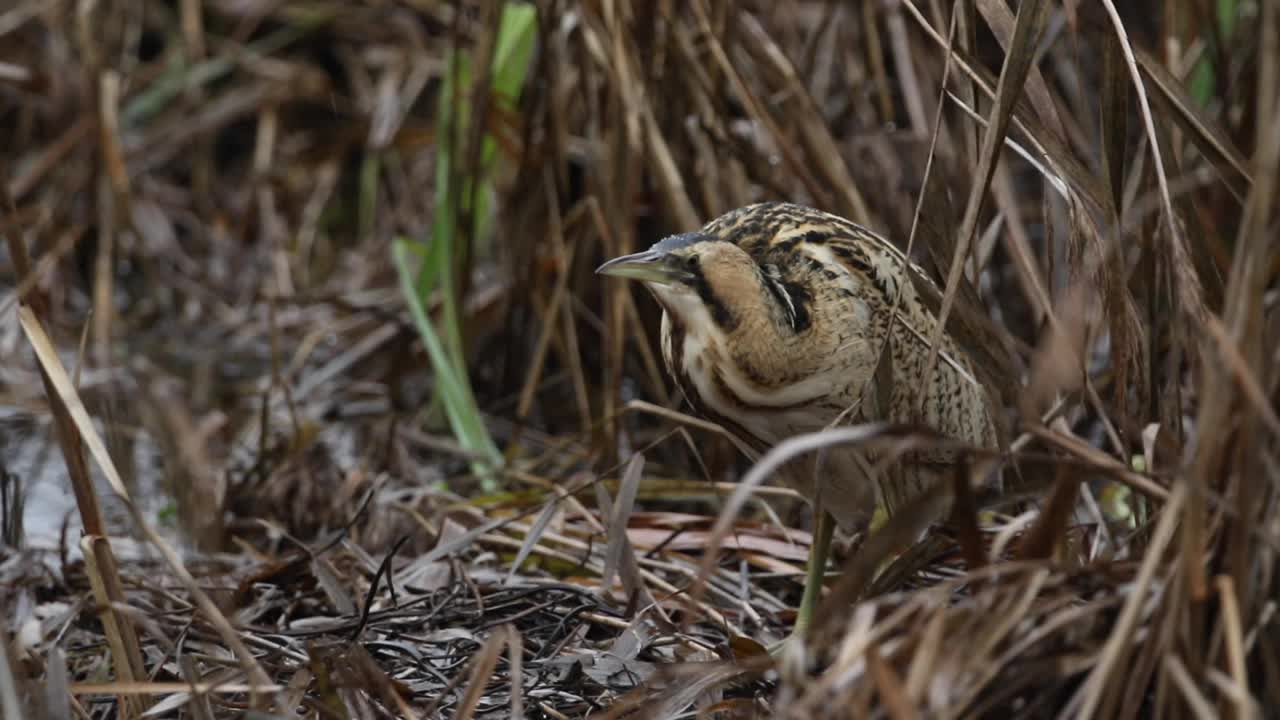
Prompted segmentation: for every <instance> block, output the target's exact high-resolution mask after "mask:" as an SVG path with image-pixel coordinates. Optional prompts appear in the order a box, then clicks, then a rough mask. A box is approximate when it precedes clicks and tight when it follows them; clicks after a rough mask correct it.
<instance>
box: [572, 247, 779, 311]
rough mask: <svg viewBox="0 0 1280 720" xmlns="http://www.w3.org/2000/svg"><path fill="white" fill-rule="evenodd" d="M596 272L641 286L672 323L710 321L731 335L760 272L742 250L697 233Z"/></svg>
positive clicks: (756, 293)
mask: <svg viewBox="0 0 1280 720" xmlns="http://www.w3.org/2000/svg"><path fill="white" fill-rule="evenodd" d="M596 272H597V273H599V274H601V275H613V276H615V277H622V278H630V279H633V280H639V281H641V282H643V283H644V284H645V285H646V286H647V287H648V288H649V290H650V291H651V292H652V293H653V295H654V297H656V298H657V300H658V302H659V303H661V304H662V306H663V308H664V309H665V310H666V311H667V312H668V313H670V314H671V315H673V316H674V319H676V320H678V321H682V324H684V325H686V326H690V325H691V326H693V327H697V326H699V325H701V324H702V323H703V322H704V321H705V320H710V321H712V322H713V323H715V325H717V326H719V327H720V328H721V329H722V330H726V331H728V330H732V329H733V328H734V327H735V326H736V325H737V324H738V321H739V320H740V319H741V314H742V312H743V311H744V310H747V309H749V308H750V307H752V305H753V304H754V303H758V302H759V297H760V292H761V278H760V270H759V268H758V266H757V265H756V264H755V262H754V261H753V260H752V259H751V256H750V255H748V254H747V252H746V251H745V250H743V249H742V248H740V247H738V246H737V245H735V244H734V243H731V242H726V241H724V240H720V239H719V238H716V237H714V236H712V235H707V234H705V233H700V232H692V233H683V234H681V235H673V236H671V237H668V238H664V239H663V240H661V241H659V242H657V243H655V244H654V245H653V246H652V247H650V248H649V249H648V250H644V251H642V252H638V253H633V254H631V255H623V256H622V257H617V258H614V259H612V260H610V261H608V262H606V263H605V264H603V265H601V266H600V267H599V268H597V269H596Z"/></svg>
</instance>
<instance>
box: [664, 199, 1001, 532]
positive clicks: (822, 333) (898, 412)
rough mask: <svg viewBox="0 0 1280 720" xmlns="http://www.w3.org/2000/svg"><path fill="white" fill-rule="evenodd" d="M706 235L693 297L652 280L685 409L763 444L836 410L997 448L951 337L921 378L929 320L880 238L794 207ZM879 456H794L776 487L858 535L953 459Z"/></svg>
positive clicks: (897, 257)
mask: <svg viewBox="0 0 1280 720" xmlns="http://www.w3.org/2000/svg"><path fill="white" fill-rule="evenodd" d="M700 235H701V236H703V239H702V241H701V242H699V243H697V244H695V245H693V246H692V247H691V248H690V249H689V250H688V252H690V253H695V254H698V255H699V256H700V262H701V265H700V270H699V272H700V273H701V282H702V283H703V286H702V288H701V290H700V291H699V293H698V295H697V297H696V298H693V297H692V296H691V295H690V294H688V293H685V294H683V295H681V294H678V293H674V292H666V291H663V290H662V289H659V288H651V289H653V290H654V295H655V297H656V298H657V299H658V301H659V303H660V304H662V305H663V308H664V313H663V319H662V356H663V358H664V361H665V363H666V365H667V369H668V370H669V372H670V373H671V375H672V377H673V378H674V380H675V382H676V383H677V384H678V385H679V387H680V389H681V391H682V392H683V394H684V396H685V397H686V399H687V400H688V402H689V403H690V405H691V406H692V407H693V409H694V410H695V412H697V413H699V414H701V415H703V416H705V417H707V418H709V419H711V420H714V421H716V422H718V423H719V424H720V425H722V426H723V427H725V429H726V430H727V431H729V432H732V433H734V434H735V435H736V436H738V437H739V439H741V440H742V441H743V442H744V444H746V445H748V446H750V447H752V448H754V449H755V450H756V451H757V452H758V453H763V452H764V451H765V450H767V449H768V448H769V447H771V446H773V445H775V444H777V443H778V442H780V441H782V440H784V439H785V438H787V437H789V436H792V435H795V434H799V433H805V432H811V431H816V430H821V429H823V428H825V427H828V426H830V425H832V424H833V423H834V422H835V421H837V420H838V419H840V418H844V419H845V424H850V423H860V422H868V421H875V420H889V421H894V422H903V423H909V422H914V421H921V422H923V423H925V424H926V425H928V426H930V427H932V428H933V429H935V430H937V431H938V432H940V433H942V434H945V435H948V436H950V437H953V438H956V439H958V440H961V441H964V442H967V443H969V444H972V445H977V446H979V447H987V448H990V447H994V444H995V430H994V424H993V422H992V415H991V409H990V406H989V401H988V398H987V395H986V393H985V392H984V390H983V388H982V387H981V385H980V384H979V383H978V382H977V380H976V379H975V377H974V373H973V372H972V367H971V365H970V361H969V359H968V358H967V357H965V355H964V353H963V352H962V350H961V349H960V348H959V347H958V346H957V344H956V343H955V342H954V341H953V340H952V338H950V337H949V336H948V335H947V334H945V333H944V334H943V335H942V343H941V347H940V349H939V360H938V362H937V363H936V365H935V370H934V372H933V374H932V377H931V378H930V380H929V382H928V384H927V387H922V386H923V383H924V379H923V375H924V371H925V363H926V360H927V355H928V353H927V350H928V339H929V337H930V335H931V333H932V332H933V329H934V327H935V325H936V323H937V319H936V318H935V317H934V315H933V314H932V313H930V312H929V311H928V310H927V309H926V307H925V306H924V304H922V303H921V301H920V299H919V297H918V296H917V293H916V291H915V289H914V287H913V285H912V283H911V281H910V279H909V278H907V277H906V276H905V275H904V270H905V267H906V264H907V262H908V260H907V258H906V257H905V256H904V255H903V253H902V252H901V251H900V250H899V249H898V248H896V247H895V246H893V245H892V244H891V243H889V242H888V241H887V240H885V239H884V238H882V237H880V236H878V235H876V234H875V233H873V232H871V231H870V230H868V229H866V228H864V227H861V226H859V225H857V224H855V223H852V222H850V221H848V220H845V219H844V218H841V217H838V216H835V215H831V214H829V213H825V212H822V211H819V210H816V209H813V208H808V207H804V206H801V205H795V204H790V203H761V204H756V205H750V206H747V207H744V208H740V209H737V210H734V211H732V212H729V213H727V214H725V215H723V216H721V217H719V218H716V219H714V220H712V221H711V222H709V223H708V224H707V225H705V226H704V227H703V228H702V229H701V231H700ZM922 276H923V275H922ZM898 293H901V298H900V299H898V298H897V295H898ZM895 302H897V308H898V312H897V317H898V319H897V321H896V322H891V321H890V318H891V316H892V315H893V308H894V307H895ZM886 338H888V339H889V345H888V348H887V350H886V351H885V352H886V357H885V360H884V362H885V363H886V364H885V365H879V364H878V362H879V360H880V357H881V349H882V346H883V343H884V342H885V340H886ZM886 385H887V386H888V388H887V391H886V387H885V386H886ZM921 389H923V390H924V392H925V394H926V397H925V400H924V404H923V415H922V416H918V415H917V414H916V412H915V410H916V409H917V408H918V407H919V403H920V400H919V396H918V393H919V392H920V391H921ZM819 458H821V465H820V466H819V465H818V463H819ZM877 461H878V458H876V457H875V456H874V455H872V454H870V453H868V452H866V451H863V450H859V449H855V448H833V449H831V450H830V451H829V452H827V453H825V454H822V455H819V456H814V457H808V458H806V459H804V460H803V461H798V462H795V463H792V465H791V466H789V467H788V468H787V469H786V470H785V471H784V473H783V476H784V477H783V480H784V482H785V483H786V484H787V485H790V486H792V487H794V488H795V489H796V490H798V491H799V492H800V493H801V494H802V495H805V496H806V497H808V498H810V499H812V498H814V497H815V496H817V495H818V494H819V493H821V498H822V504H823V506H824V507H825V508H827V509H828V510H829V511H831V513H832V514H833V515H834V516H835V518H836V520H837V521H838V522H839V523H840V525H841V526H843V527H844V528H845V529H847V530H852V529H855V528H859V527H865V523H866V522H867V521H868V520H869V519H870V518H871V516H872V514H873V512H874V510H875V508H876V506H877V505H880V506H883V507H884V509H885V510H886V511H888V512H890V513H892V512H893V511H894V510H895V509H897V508H900V507H902V505H903V504H905V503H906V502H909V501H910V500H911V499H913V498H914V497H916V496H917V495H918V494H919V493H921V492H924V491H925V490H927V489H929V488H931V487H933V486H934V485H935V484H936V483H937V482H938V481H939V480H940V479H942V478H943V477H945V473H946V472H947V467H948V466H949V465H950V464H951V463H953V462H954V461H955V457H954V456H953V454H952V453H950V452H947V451H941V450H922V451H916V452H911V453H907V454H905V455H904V456H903V457H902V459H901V461H900V462H898V463H895V464H894V465H892V466H890V467H889V468H888V469H887V472H875V471H874V468H875V467H876V463H877Z"/></svg>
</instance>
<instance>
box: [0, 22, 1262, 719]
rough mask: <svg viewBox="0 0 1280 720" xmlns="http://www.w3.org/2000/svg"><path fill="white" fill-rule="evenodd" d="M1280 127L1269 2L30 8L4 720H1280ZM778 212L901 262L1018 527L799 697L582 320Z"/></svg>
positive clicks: (770, 540) (656, 405)
mask: <svg viewBox="0 0 1280 720" xmlns="http://www.w3.org/2000/svg"><path fill="white" fill-rule="evenodd" d="M508 6H524V7H527V8H533V9H535V10H536V13H532V14H531V17H534V18H535V22H534V23H533V24H532V25H529V26H528V28H529V29H528V33H529V34H528V41H529V47H531V48H532V53H531V54H530V55H529V56H528V60H527V63H522V62H516V63H515V64H514V66H513V67H515V68H516V70H514V71H513V70H510V69H509V66H507V65H504V64H503V63H502V62H501V61H500V59H501V58H502V57H507V56H503V55H502V51H501V49H502V48H504V47H509V46H508V45H507V44H506V43H507V41H508V40H510V36H508V35H507V34H506V33H508V32H510V28H509V27H506V26H503V25H502V19H503V17H509V16H508V15H504V8H505V7H508ZM504 27H506V29H504ZM517 56H518V53H517ZM461 57H465V58H467V60H466V62H467V69H466V71H465V72H462V71H460V70H459V69H458V65H457V64H456V63H457V62H460V61H459V60H457V58H461ZM509 72H515V74H516V76H520V75H522V76H523V77H522V78H520V79H519V80H517V81H516V82H515V83H514V87H515V88H516V89H517V91H516V92H507V91H506V90H503V89H502V88H504V87H506V88H510V87H512V85H511V77H510V76H508V75H507V74H506V73H509ZM504 83H505V85H504ZM495 88H498V89H495ZM1278 100H1280V7H1278V4H1277V3H1276V2H1275V1H1274V0H1254V1H1251V0H1188V1H1186V2H1163V3H1162V2H1152V1H1142V2H1113V1H1112V0H1086V1H1080V0H1062V1H1060V2H1054V1H1048V0H1043V1H1038V0H1023V1H1022V2H1019V3H1012V4H1010V3H1006V2H1004V0H960V1H959V2H943V1H941V0H866V1H858V2H816V1H815V2H804V1H798V0H786V1H783V2H777V3H770V2H720V1H708V0H695V1H694V2H691V3H675V2H665V1H659V2H636V1H628V0H599V1H594V2H571V1H569V0H547V1H545V2H538V3H530V4H528V5H525V4H524V3H508V4H503V3H497V2H443V1H441V2H437V1H435V0H404V1H402V2H391V1H388V2H367V3H347V2H327V1H325V0H282V1H275V0H271V1H267V0H212V1H210V2H203V3H202V2H199V0H177V1H176V2H162V1H160V0H97V1H92V0H89V1H80V2H70V1H69V0H55V1H53V2H47V1H45V0H8V2H6V3H3V4H0V138H3V141H2V142H0V236H3V238H4V244H3V246H2V247H0V490H2V491H3V492H0V500H3V503H2V505H0V511H2V513H0V520H2V521H3V526H2V527H0V529H2V530H3V535H2V536H0V541H2V542H0V628H2V630H0V640H3V643H4V647H5V650H6V651H5V652H4V653H0V662H2V663H3V664H0V709H3V713H2V714H3V715H4V717H43V716H45V715H46V714H47V715H48V716H50V717H139V716H140V715H141V714H142V713H143V712H146V711H148V710H150V711H152V712H154V713H155V714H156V715H158V716H164V717H196V718H206V717H240V716H242V713H243V712H244V711H245V710H248V709H253V710H255V711H259V712H261V713H274V715H272V716H274V717H288V716H294V715H295V711H296V712H297V713H303V714H305V716H306V717H317V718H318V717H369V718H379V717H410V716H412V717H436V716H441V717H456V718H467V717H481V716H484V717H538V718H562V717H586V716H588V715H590V716H599V717H606V716H608V717H623V716H626V717H632V716H635V717H656V718H671V717H693V716H695V715H696V716H700V717H826V716H829V715H830V716H840V717H845V716H851V717H871V716H874V717H883V716H889V717H893V718H906V717H916V716H929V717H952V716H964V717H977V716H997V717H1135V716H1143V717H1204V716H1209V715H1218V714H1221V715H1227V716H1231V717H1241V718H1244V717H1264V716H1269V715H1273V714H1274V713H1275V712H1276V708H1278V707H1280V629H1278V628H1277V626H1276V622H1277V621H1276V619H1275V615H1276V600H1275V599H1276V597H1277V589H1278V588H1277V582H1278V580H1277V569H1278V567H1277V563H1276V557H1277V555H1276V553H1277V549H1278V548H1280V524H1278V523H1277V518H1280V512H1278V508H1277V501H1278V499H1280V492H1278V490H1280V455H1278V454H1277V447H1280V443H1277V440H1280V415H1278V413H1277V407H1278V406H1280V355H1278V353H1277V348H1280V312H1278V311H1277V305H1278V304H1280V291H1278V288H1277V277H1278V275H1280V257H1278V255H1280V253H1278V252H1277V250H1278V248H1280V243H1278V242H1277V240H1276V238H1277V237H1278V230H1280V227H1278V224H1280V213H1277V210H1278V209H1280V208H1278V206H1280V202H1278V200H1277V199H1278V198H1280V189H1278V188H1277V173H1278V167H1280V103H1278ZM489 190H491V191H492V194H491V195H487V194H486V192H488V191H489ZM759 200H791V201H796V202H802V203H806V204H810V205H813V206H816V207H820V208H822V209H825V210H828V211H831V212H835V213H838V214H841V215H844V216H846V217H848V218H850V219H852V220H855V221H857V222H860V223H864V224H866V225H868V226H870V227H872V228H873V229H875V230H877V231H879V232H881V233H882V234H884V235H885V236H887V237H890V238H892V239H893V240H894V241H895V242H897V243H899V244H900V245H901V246H902V247H903V248H904V249H906V248H908V247H909V248H910V249H911V252H912V255H913V256H914V257H916V258H917V259H918V260H919V262H920V263H921V264H922V265H923V266H925V267H926V268H927V269H928V270H929V272H930V273H931V274H932V275H933V276H934V277H935V279H936V280H937V281H938V284H939V287H941V288H943V290H942V292H941V293H939V294H938V295H937V296H936V297H932V298H930V301H931V302H933V303H934V305H935V307H937V308H940V309H941V310H942V311H943V312H945V313H946V314H947V317H948V327H949V329H950V330H951V331H952V332H954V333H955V334H956V335H957V336H958V337H961V338H962V339H963V342H964V343H965V344H966V346H967V347H968V348H969V349H970V351H971V352H973V353H975V354H976V355H977V356H978V357H979V358H981V365H982V367H983V368H984V375H985V378H984V379H986V380H987V381H988V382H990V383H991V384H992V387H994V388H996V389H997V391H998V395H999V396H1000V397H1001V400H1002V402H1003V404H1004V410H1005V412H1004V419H1005V422H1004V425H1005V427H1004V435H1005V438H1004V439H1005V447H1004V448H1003V452H1002V456H1001V463H1002V467H1003V468H1004V473H1005V476H1006V479H1007V481H1008V482H1009V483H1010V487H1012V488H1018V493H1017V494H1016V496H1015V497H1013V498H1012V499H1011V500H1007V501H1006V502H1004V503H1002V504H999V505H995V506H983V507H981V508H977V509H974V508H965V509H964V510H963V511H961V512H957V513H956V514H955V515H953V517H952V518H951V519H950V522H949V523H948V524H947V525H946V527H941V528H938V529H936V531H935V532H933V533H931V536H930V540H929V541H928V542H926V543H922V544H920V545H918V546H916V547H915V548H912V549H911V550H910V551H908V552H905V553H902V554H900V555H896V556H895V557H894V558H893V559H888V558H885V557H880V556H877V557H875V558H873V560H874V561H875V563H880V561H884V563H883V566H880V567H877V568H871V567H868V566H866V561H865V560H859V559H858V558H859V556H858V555H857V553H856V548H858V547H859V546H860V544H861V542H862V539H861V538H846V539H844V541H843V543H842V548H841V551H842V552H840V553H839V555H840V558H839V562H840V563H842V567H841V569H842V572H841V579H840V580H835V579H832V580H831V581H830V582H829V586H830V588H831V591H830V592H829V594H828V598H827V603H826V604H825V606H824V612H823V614H822V618H820V626H819V628H818V631H817V632H815V633H814V634H813V636H812V637H811V642H810V643H809V647H808V655H807V658H808V661H809V662H807V663H805V664H802V665H800V666H795V665H782V666H775V665H774V663H773V662H772V661H770V659H769V657H768V655H767V654H765V653H764V652H763V649H762V647H763V644H767V643H768V642H769V641H771V640H776V639H778V638H780V637H781V636H782V635H783V634H785V632H786V631H787V630H788V629H789V625H790V622H791V620H792V619H793V617H794V605H795V603H796V601H797V600H798V597H799V585H798V582H799V579H800V578H801V577H802V576H803V559H804V557H805V551H806V550H807V543H808V542H809V540H810V536H809V534H808V532H807V529H806V528H805V522H806V517H807V516H806V513H805V510H804V505H803V504H802V503H800V502H799V501H798V500H797V499H796V498H795V497H793V496H792V495H791V494H789V493H787V492H785V491H782V490H779V489H775V488H769V487H765V488H763V489H762V490H761V491H760V492H759V493H757V494H756V495H754V496H753V497H754V499H753V500H752V502H750V503H748V504H747V506H746V507H745V508H744V509H743V511H742V512H741V513H736V514H733V515H728V514H726V515H722V511H723V510H725V508H726V507H728V506H730V504H729V503H728V502H727V500H728V498H729V497H730V496H731V494H732V493H733V490H734V488H735V487H736V485H735V482H734V481H736V480H739V479H741V478H742V477H743V474H744V473H747V472H749V471H750V470H751V466H750V464H749V463H747V462H745V461H744V460H743V459H742V458H741V457H739V456H738V455H737V454H736V451H735V450H734V449H733V446H732V444H730V443H729V442H728V441H727V440H725V439H724V438H723V437H722V436H721V435H720V434H719V433H718V432H717V430H716V428H713V427H707V426H706V424H705V423H699V422H697V421H696V420H694V419H691V418H688V417H685V416H682V415H681V414H680V411H681V410H682V409H683V408H682V407H681V405H680V398H679V397H678V396H677V395H675V394H674V393H673V392H672V391H671V389H670V385H669V383H668V382H667V380H666V377H665V374H664V372H663V370H662V368H661V367H660V362H661V361H660V358H659V357H658V355H657V353H656V348H657V343H656V337H657V335H656V332H657V314H656V312H655V308H654V306H653V303H651V302H649V301H648V298H647V297H646V296H645V295H644V294H643V292H637V290H636V288H634V287H631V286H628V285H626V284H624V283H619V282H603V281H602V280H601V279H600V278H599V277H597V276H595V275H594V273H593V270H594V268H595V267H596V266H598V264H599V263H600V262H601V261H603V260H604V259H606V258H609V257H612V256H615V255H618V254H621V253H624V252H628V251H631V250H634V249H639V248H641V247H644V246H646V245H648V244H650V243H652V242H654V241H656V240H657V239H659V238H661V237H662V236H663V235H666V234H668V233H672V232H679V231H685V230H689V229H692V228H696V227H697V226H699V225H701V224H702V223H703V222H705V221H707V220H709V219H711V218H712V217H714V216H716V215H718V214H720V213H722V212H724V211H726V210H729V209H732V208H735V207H738V206H741V205H744V204H747V203H750V202H754V201H759ZM423 257H426V258H427V259H426V260H423V259H422V258H423ZM397 258H399V259H400V260H402V261H404V260H406V259H407V260H408V262H407V264H402V265H401V266H398V265H397ZM432 263H436V265H432ZM419 267H434V268H435V272H436V273H437V274H436V275H435V280H434V281H424V280H423V278H424V277H426V275H424V274H420V271H419V270H418V268H419ZM407 268H408V269H407ZM418 307H421V308H422V310H423V315H422V316H421V317H419V316H417V315H416V314H415V309H416V308H418ZM424 322H426V323H427V324H426V326H425V327H428V328H435V330H434V332H435V333H436V334H438V335H439V338H442V344H443V347H444V354H443V355H437V354H433V353H432V352H430V351H429V344H426V343H424V335H423V330H424ZM428 334H430V333H428ZM450 353H452V354H450ZM441 358H444V359H441ZM459 408H462V409H461V410H459ZM459 412H461V413H462V414H461V415H459V414H458V413H459ZM467 412H471V413H472V415H467ZM468 417H471V418H472V422H470V424H468ZM477 433H478V434H477ZM863 441H866V442H887V443H895V442H899V443H900V442H902V441H911V442H924V441H926V440H925V439H923V438H922V437H921V436H919V435H918V434H916V433H914V432H913V431H912V429H910V428H895V429H893V431H892V432H888V433H879V434H876V433H872V434H871V436H869V437H867V438H865V439H864V440H863ZM760 469H761V468H759V467H757V468H756V470H757V471H759V470H760ZM859 562H861V563H862V565H859V564H858V563H859ZM877 569H878V570H879V573H878V574H877V575H876V576H875V580H874V582H858V581H857V580H859V579H861V580H862V581H867V580H868V579H869V577H870V574H871V572H872V571H873V570H877ZM258 716H259V717H262V716H265V715H258Z"/></svg>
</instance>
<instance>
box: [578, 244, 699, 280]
mask: <svg viewBox="0 0 1280 720" xmlns="http://www.w3.org/2000/svg"><path fill="white" fill-rule="evenodd" d="M596 273H597V274H599V275H613V276H615V277H622V278H631V279H632V280H641V281H643V282H648V283H657V284H659V285H670V284H672V283H675V282H678V281H680V280H684V279H687V278H688V277H689V272H688V271H687V270H685V269H683V268H682V267H680V263H679V262H678V261H677V259H676V258H675V256H673V255H671V254H670V253H666V252H662V251H660V250H652V249H650V250H645V251H643V252H638V253H633V254H631V255H623V256H622V257H616V258H614V259H612V260H610V261H609V262H607V263H605V264H603V265H601V266H600V267H598V268H596Z"/></svg>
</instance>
